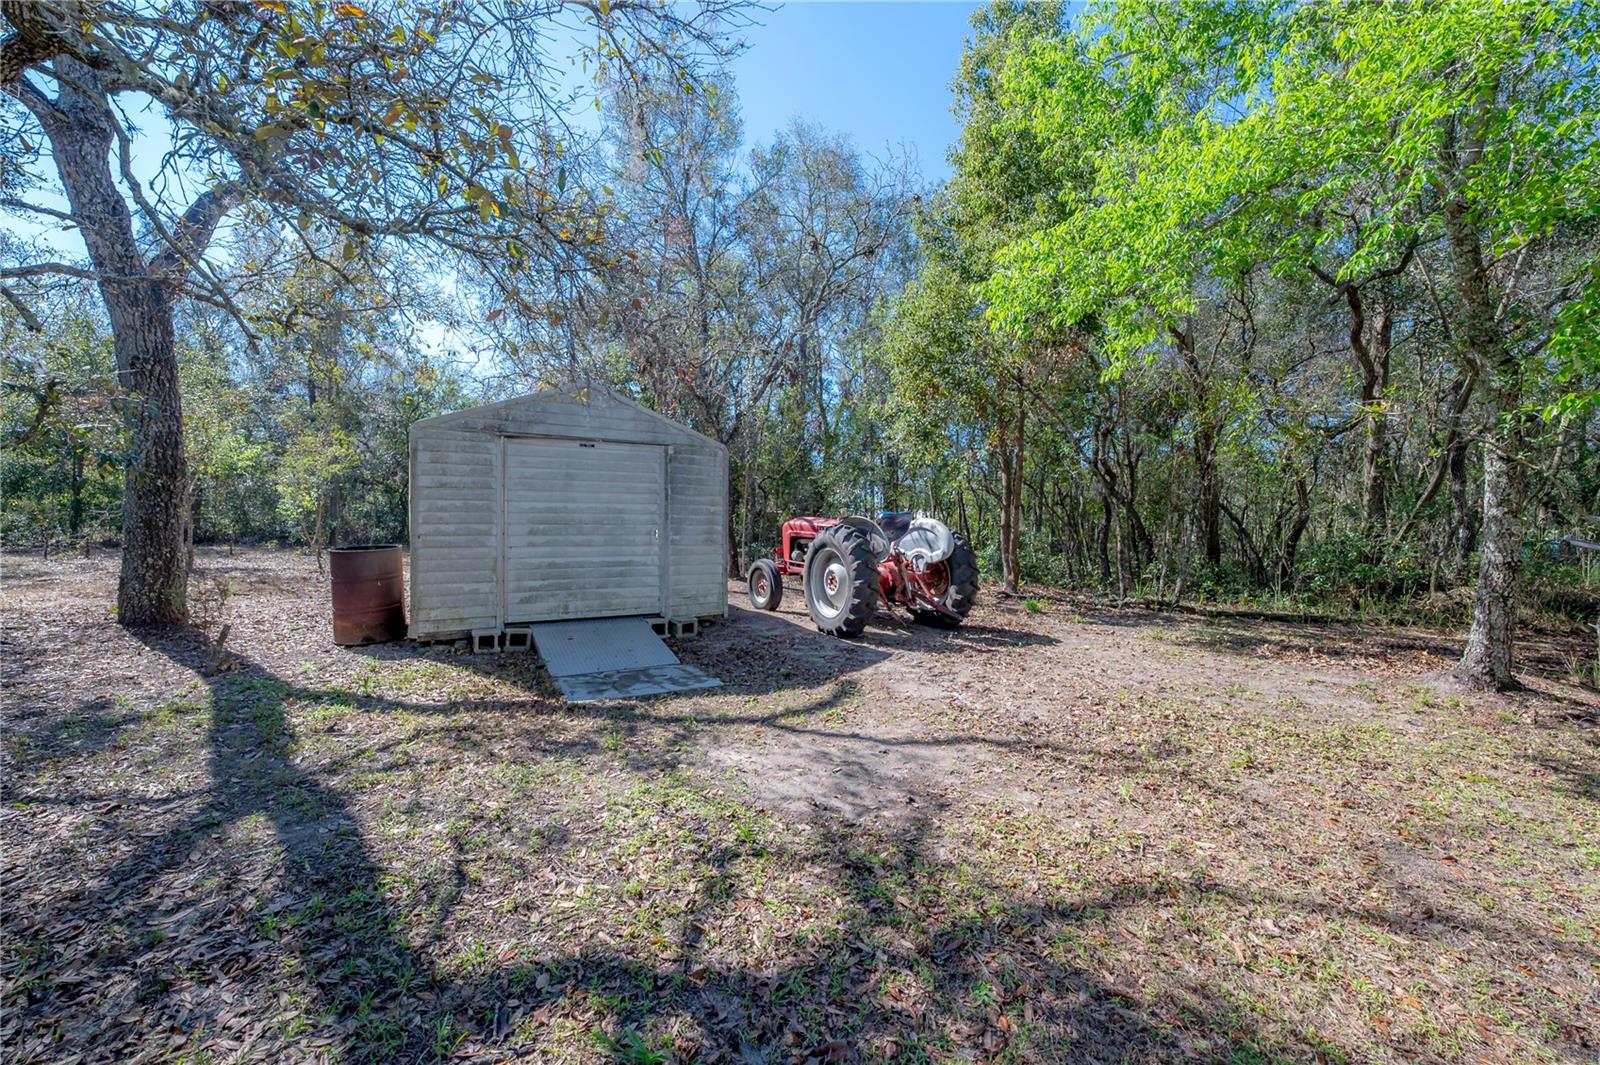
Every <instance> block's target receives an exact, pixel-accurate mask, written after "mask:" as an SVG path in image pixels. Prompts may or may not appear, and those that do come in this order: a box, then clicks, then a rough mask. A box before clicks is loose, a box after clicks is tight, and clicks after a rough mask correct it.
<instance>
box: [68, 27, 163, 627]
mask: <svg viewBox="0 0 1600 1065" xmlns="http://www.w3.org/2000/svg"><path fill="white" fill-rule="evenodd" d="M56 63H57V64H58V65H59V66H60V67H61V71H62V73H63V74H64V75H66V77H64V78H63V79H62V88H61V93H60V97H59V98H58V100H57V102H56V112H57V113H56V116H55V117H52V118H50V119H49V120H47V121H45V122H44V127H45V132H46V133H47V134H48V135H49V137H50V144H51V148H52V151H53V155H54V158H55V162H56V168H57V170H58V171H59V172H60V175H61V183H62V186H63V187H64V188H65V190H66V193H67V200H68V202H69V203H70V205H71V208H72V215H73V217H74V218H75V219H76V220H77V221H78V223H79V232H81V233H82V235H83V241H84V244H85V245H86V246H87V247H88V250H89V258H90V261H91V262H92V263H93V264H94V268H95V271H96V272H97V273H98V274H99V275H100V282H99V287H100V295H101V297H102V298H103V299H104V300H105V304H106V311H107V313H108V314H109V316H110V319H111V333H112V349H113V351H114V352H115V354H116V360H117V380H118V383H119V384H120V385H121V387H122V388H124V389H126V390H127V392H128V393H129V397H128V398H129V402H128V404H127V414H126V415H125V417H124V423H125V425H126V427H127V432H128V436H129V448H128V464H127V467H126V473H125V476H124V494H123V505H122V570H121V576H120V577H119V579H118V582H117V620H118V621H119V622H121V623H122V624H124V625H155V624H183V623H185V622H186V621H187V620H188V616H189V615H188V603H187V591H188V583H187V574H186V573H185V571H184V564H183V517H184V502H185V499H186V488H187V485H188V470H187V467H186V465H185V461H184V454H183V411H182V405H181V401H180V398H179V391H178V360H177V351H176V347H175V344H174V339H173V325H172V304H171V300H170V297H169V295H168V292H167V289H166V287H165V286H164V285H163V284H162V282H161V281H160V280H159V279H156V278H154V277H151V276H150V274H149V271H148V269H147V264H146V262H145V259H144V256H143V254H142V253H141V252H140V250H139V245H138V241H137V240H136V238H135V235H134V230H133V221H132V219H131V217H130V216H129V214H128V208H127V204H126V203H125V202H124V201H123V199H122V194H121V192H120V191H119V190H118V188H117V185H116V182H115V180H114V179H113V178H112V174H111V160H110V151H111V144H112V140H113V137H114V132H113V125H112V123H113V121H114V120H113V118H112V114H111V108H110V103H109V101H108V100H107V98H106V95H105V94H104V93H103V92H100V91H99V88H98V85H99V82H98V80H97V75H96V74H95V72H94V71H93V70H91V69H89V68H88V67H86V66H83V65H82V64H80V63H77V62H75V61H73V60H71V59H68V58H65V57H59V58H58V59H57V60H56ZM128 278H132V279H135V280H122V279H128Z"/></svg>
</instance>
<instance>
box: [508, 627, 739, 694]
mask: <svg viewBox="0 0 1600 1065" xmlns="http://www.w3.org/2000/svg"><path fill="white" fill-rule="evenodd" d="M528 630H529V631H530V632H531V633H532V634H533V646H534V647H535V648H537V649H538V651H539V657H540V658H542V659H543V660H544V665H545V668H546V669H548V670H549V671H550V675H551V676H552V677H554V678H555V681H556V685H557V687H559V688H560V689H561V693H562V694H563V695H565V696H566V697H567V701H568V702H571V703H598V702H605V701H607V700H611V699H632V698H635V697H637V696H640V695H661V694H664V693H666V692H682V691H695V690H697V689H700V688H716V687H720V686H721V684H722V681H720V680H718V679H717V678H716V677H713V676H710V675H708V674H706V673H705V672H703V671H701V670H699V669H697V668H695V667H694V666H686V665H684V664H683V663H682V662H679V661H678V656H677V655H675V654H673V653H672V649H671V648H670V647H668V646H667V645H666V644H664V643H662V642H661V637H659V636H657V635H656V634H655V632H653V631H652V630H651V628H650V622H649V620H648V619H646V618H596V619H594V620H590V621H547V622H544V623H542V624H538V625H530V626H528Z"/></svg>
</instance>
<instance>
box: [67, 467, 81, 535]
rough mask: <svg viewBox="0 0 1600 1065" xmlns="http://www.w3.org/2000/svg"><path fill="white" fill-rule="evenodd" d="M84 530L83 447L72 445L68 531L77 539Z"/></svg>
mask: <svg viewBox="0 0 1600 1065" xmlns="http://www.w3.org/2000/svg"><path fill="white" fill-rule="evenodd" d="M82 531H83V447H82V445H80V444H73V445H72V466H71V481H70V482H69V495H68V498H67V532H68V533H69V534H71V536H72V538H73V539H74V540H76V539H77V538H78V534H79V533H81V532H82Z"/></svg>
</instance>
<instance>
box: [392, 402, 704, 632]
mask: <svg viewBox="0 0 1600 1065" xmlns="http://www.w3.org/2000/svg"><path fill="white" fill-rule="evenodd" d="M727 565H728V450H727V448H725V447H723V446H722V445H721V444H719V443H717V442H716V441H715V440H712V439H710V438H709V437H706V436H702V435H701V434H699V433H697V432H694V431H693V430H691V429H688V428H685V427H684V426H682V425H679V424H678V423H676V422H674V421H672V420H670V419H668V418H666V417H663V416H662V415H660V414H657V413H655V412H654V411H651V410H648V409H646V408H645V407H641V406H640V405H639V404H637V403H634V402H633V401H631V400H628V399H625V398H623V397H622V396H620V395H618V394H617V393H615V392H613V391H611V390H610V389H608V388H605V387H602V386H598V385H578V386H571V387H567V388H561V389H546V390H543V391H540V392H535V393H533V394H532V395H527V396H520V397H518V398H516V399H508V400H505V401H504V402H501V403H491V404H489V405H487V406H483V407H474V408H471V409H469V410H463V411H457V412H455V413H454V414H445V415H441V416H439V417H436V418H425V419H423V420H422V421H419V422H417V423H416V424H415V425H413V426H412V427H411V604H410V605H411V611H410V618H411V622H410V634H411V637H412V638H413V639H441V638H446V637H452V636H459V635H464V634H466V633H469V632H472V631H473V630H483V629H500V628H504V627H505V626H507V625H519V624H525V623H532V622H542V621H560V620H569V619H578V618H603V617H626V616H631V615H643V616H648V617H659V618H665V619H668V620H672V621H679V620H682V621H687V620H688V619H691V618H695V619H699V618H707V617H713V616H716V617H721V616H724V615H725V614H726V613H727V610H728V582H727Z"/></svg>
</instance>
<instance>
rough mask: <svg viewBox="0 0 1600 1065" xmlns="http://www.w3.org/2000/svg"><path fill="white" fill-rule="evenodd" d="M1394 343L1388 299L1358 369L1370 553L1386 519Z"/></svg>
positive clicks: (1381, 306)
mask: <svg viewBox="0 0 1600 1065" xmlns="http://www.w3.org/2000/svg"><path fill="white" fill-rule="evenodd" d="M1393 341H1394V315H1393V312H1392V310H1391V308H1390V306H1389V300H1388V298H1387V297H1384V298H1382V299H1381V300H1380V302H1379V304H1378V312H1377V318H1376V320H1375V321H1374V322H1373V324H1372V338H1371V340H1370V341H1368V343H1367V352H1368V358H1367V360H1366V362H1365V363H1364V364H1363V365H1362V366H1361V370H1362V376H1361V406H1362V407H1363V408H1364V409H1365V410H1366V412H1367V433H1366V441H1365V444H1364V446H1363V448H1362V454H1361V512H1362V515H1363V517H1364V518H1365V519H1366V525H1367V533H1368V537H1369V540H1370V542H1371V544H1372V547H1373V550H1374V551H1376V550H1377V549H1378V546H1379V544H1380V543H1381V542H1382V533H1383V527H1384V523H1385V521H1386V519H1387V517H1388V481H1389V478H1388V459H1387V454H1386V450H1387V438H1388V428H1389V417H1388V411H1387V409H1386V404H1387V403H1388V392H1389V349H1390V348H1391V347H1392V346H1393Z"/></svg>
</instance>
